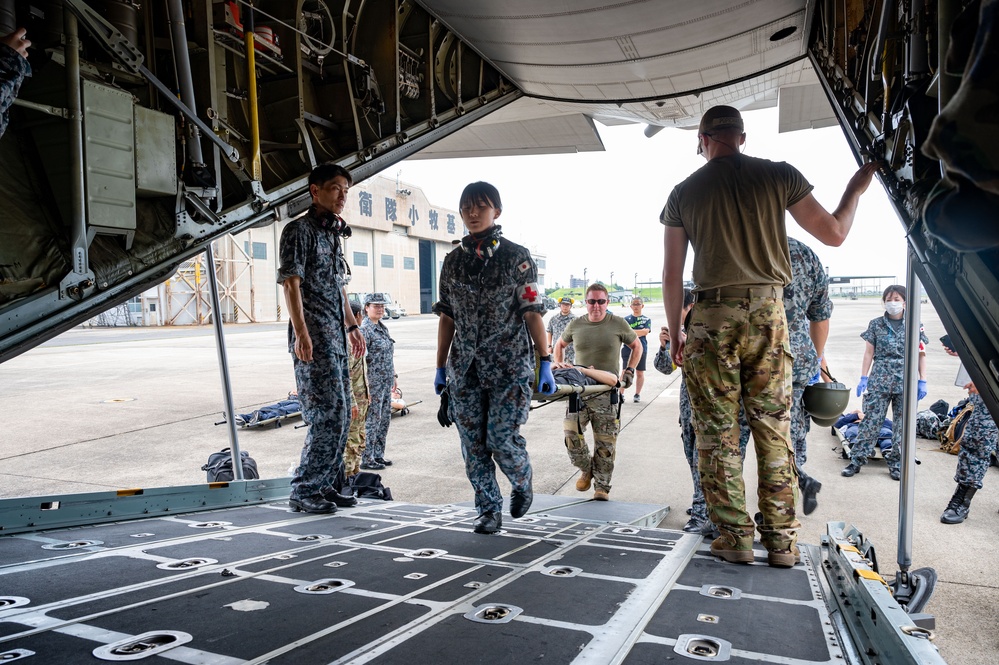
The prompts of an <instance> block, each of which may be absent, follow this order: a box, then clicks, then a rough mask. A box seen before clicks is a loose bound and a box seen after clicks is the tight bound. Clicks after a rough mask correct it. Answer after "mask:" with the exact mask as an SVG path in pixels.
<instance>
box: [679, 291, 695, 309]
mask: <svg viewBox="0 0 999 665" xmlns="http://www.w3.org/2000/svg"><path fill="white" fill-rule="evenodd" d="M694 302H695V301H694V292H693V291H691V290H690V289H684V290H683V306H684V307H690V306H691V305H693V304H694ZM681 309H682V308H681Z"/></svg>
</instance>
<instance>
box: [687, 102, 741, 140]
mask: <svg viewBox="0 0 999 665" xmlns="http://www.w3.org/2000/svg"><path fill="white" fill-rule="evenodd" d="M732 127H734V128H737V129H738V130H739V131H740V132H741V131H744V130H745V125H743V123H742V114H741V113H739V109H737V108H733V107H731V106H712V107H711V108H709V109H708V110H707V111H705V112H704V115H702V116H701V124H700V125H699V126H698V128H697V132H698V133H699V134H705V133H707V134H710V133H711V132H713V131H717V130H719V129H729V128H732Z"/></svg>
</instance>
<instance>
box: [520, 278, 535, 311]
mask: <svg viewBox="0 0 999 665" xmlns="http://www.w3.org/2000/svg"><path fill="white" fill-rule="evenodd" d="M540 295H541V290H540V289H539V288H538V285H537V283H536V282H531V283H530V284H525V285H524V286H523V287H522V288H521V289H519V290H518V291H517V299H518V300H519V301H520V304H521V306H522V307H523V306H527V305H534V304H536V303H537V302H538V298H539V296H540Z"/></svg>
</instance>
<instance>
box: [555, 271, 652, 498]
mask: <svg viewBox="0 0 999 665" xmlns="http://www.w3.org/2000/svg"><path fill="white" fill-rule="evenodd" d="M585 303H586V316H581V317H579V318H577V319H576V320H575V321H573V322H572V323H570V324H569V325H568V326H567V327H566V329H565V331H563V332H562V336H561V337H560V338H559V340H558V342H557V343H556V344H555V363H556V365H558V364H561V363H562V358H563V357H564V353H565V349H566V347H567V346H568V345H569V344H573V345H575V347H576V359H577V362H578V363H579V364H580V365H582V366H584V367H593V368H594V369H599V370H603V371H605V372H610V373H612V374H618V373H619V369H618V368H619V364H618V363H619V362H620V360H619V359H620V356H619V353H620V349H621V345H622V344H624V345H626V346H628V347H630V349H631V353H630V355H629V357H628V362H627V363H626V366H625V368H624V369H623V370H620V383H621V385H622V386H624V387H625V388H627V387H629V386H630V385H631V383H632V381H633V380H634V378H635V367H636V366H637V365H638V361H639V360H640V359H641V357H642V342H641V340H639V338H638V335H637V334H635V331H634V330H632V329H631V327H630V326H629V325H628V324H627V323H626V322H625V320H624V319H623V318H621V317H619V316H614V315H613V314H611V313H610V312H608V311H607V305H608V304H610V296H609V295H608V294H607V288H606V287H605V286H604V285H603V284H591V285H590V286H589V287H587V289H586V296H585ZM620 399H621V396H620V393H619V392H618V391H617V390H611V391H609V392H606V393H600V394H598V395H592V396H590V397H587V398H585V399H580V400H576V401H573V400H570V402H569V405H568V406H567V407H566V411H565V421H564V425H563V429H564V430H565V447H566V450H567V451H568V453H569V460H570V461H571V462H572V463H573V465H574V466H575V467H576V468H578V469H579V470H580V471H581V472H582V473H581V474H580V477H579V479H578V480H577V481H576V489H577V490H579V491H580V492H585V491H587V490H588V489H590V484H591V482H592V484H593V486H594V491H593V499H594V500H596V501H607V500H608V499H609V498H610V497H609V493H610V490H611V476H612V475H613V473H614V458H615V457H616V455H617V434H618V431H619V429H620V426H621V422H620V418H619V417H618V414H619V413H620V404H621V401H620ZM574 404H575V406H576V410H575V411H573V405H574ZM587 424H592V426H593V454H592V455H590V449H589V448H588V447H587V445H586V440H585V438H584V436H585V434H586V425H587Z"/></svg>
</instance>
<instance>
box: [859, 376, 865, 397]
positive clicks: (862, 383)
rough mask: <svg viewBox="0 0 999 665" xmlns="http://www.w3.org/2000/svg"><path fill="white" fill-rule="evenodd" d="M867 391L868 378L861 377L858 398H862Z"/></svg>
mask: <svg viewBox="0 0 999 665" xmlns="http://www.w3.org/2000/svg"><path fill="white" fill-rule="evenodd" d="M865 390H867V377H866V376H862V377H860V382H859V383H858V384H857V397H860V395H861V394H862V393H863V392H864V391H865Z"/></svg>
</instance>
